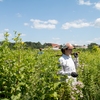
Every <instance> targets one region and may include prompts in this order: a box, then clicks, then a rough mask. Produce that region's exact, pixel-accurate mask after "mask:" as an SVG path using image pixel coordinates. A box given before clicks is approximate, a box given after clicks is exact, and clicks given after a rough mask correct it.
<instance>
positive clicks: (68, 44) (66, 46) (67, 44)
mask: <svg viewBox="0 0 100 100" xmlns="http://www.w3.org/2000/svg"><path fill="white" fill-rule="evenodd" d="M62 49H74V46H73V45H72V44H71V43H66V44H63V45H62Z"/></svg>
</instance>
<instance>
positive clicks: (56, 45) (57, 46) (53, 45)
mask: <svg viewBox="0 0 100 100" xmlns="http://www.w3.org/2000/svg"><path fill="white" fill-rule="evenodd" d="M52 47H53V48H59V47H60V45H59V44H54V43H52Z"/></svg>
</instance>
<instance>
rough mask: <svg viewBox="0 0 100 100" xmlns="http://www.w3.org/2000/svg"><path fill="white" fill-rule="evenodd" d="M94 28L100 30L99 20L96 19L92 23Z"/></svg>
mask: <svg viewBox="0 0 100 100" xmlns="http://www.w3.org/2000/svg"><path fill="white" fill-rule="evenodd" d="M94 26H95V27H98V28H100V18H97V19H96V20H95V22H94Z"/></svg>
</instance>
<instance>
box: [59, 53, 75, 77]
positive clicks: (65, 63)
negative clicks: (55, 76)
mask: <svg viewBox="0 0 100 100" xmlns="http://www.w3.org/2000/svg"><path fill="white" fill-rule="evenodd" d="M59 62H60V66H61V67H62V69H61V71H60V72H59V73H60V74H68V75H70V74H71V72H76V69H75V64H74V61H73V59H72V57H71V55H69V56H67V55H65V54H63V55H62V56H61V57H60V58H59Z"/></svg>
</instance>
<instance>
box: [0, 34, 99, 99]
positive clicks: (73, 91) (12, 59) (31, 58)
mask: <svg viewBox="0 0 100 100" xmlns="http://www.w3.org/2000/svg"><path fill="white" fill-rule="evenodd" d="M4 36H5V40H4V41H3V42H2V44H1V46H0V100H99V99H100V91H99V90H100V80H99V77H100V60H99V59H100V49H99V47H97V46H93V49H92V50H84V51H82V50H80V54H79V58H80V59H79V61H80V66H79V67H78V69H77V71H78V74H79V76H78V82H77V84H76V85H75V86H71V85H70V83H66V82H65V81H61V80H60V79H61V78H64V79H65V78H66V77H67V76H60V75H57V71H58V70H59V67H58V64H59V63H58V58H59V57H58V56H56V55H57V54H60V51H53V50H51V49H50V48H46V49H44V53H43V54H41V55H39V54H38V52H39V51H38V50H37V49H30V48H27V49H26V44H25V43H23V42H22V39H21V38H20V33H16V32H15V37H14V38H13V40H14V45H13V48H14V49H11V48H9V45H10V43H9V40H8V37H9V34H8V33H7V32H6V33H5V34H4ZM75 51H77V50H75Z"/></svg>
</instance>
